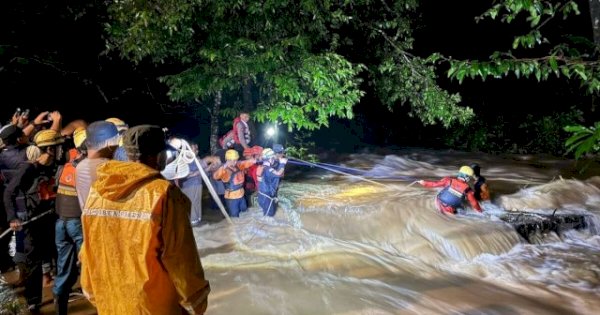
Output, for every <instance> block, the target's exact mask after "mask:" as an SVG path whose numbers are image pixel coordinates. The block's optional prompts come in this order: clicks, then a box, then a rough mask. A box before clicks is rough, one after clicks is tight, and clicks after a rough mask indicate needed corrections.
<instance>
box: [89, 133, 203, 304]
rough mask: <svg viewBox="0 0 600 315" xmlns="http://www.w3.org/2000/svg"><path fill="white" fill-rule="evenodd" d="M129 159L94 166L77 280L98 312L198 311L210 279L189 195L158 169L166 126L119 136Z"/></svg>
mask: <svg viewBox="0 0 600 315" xmlns="http://www.w3.org/2000/svg"><path fill="white" fill-rule="evenodd" d="M123 146H124V147H125V150H126V151H127V154H128V158H129V160H130V161H131V162H123V161H108V162H106V163H104V164H102V165H100V166H99V167H98V169H97V173H98V179H97V180H96V182H95V183H94V185H93V186H92V189H91V190H90V194H89V197H88V199H87V201H86V203H85V207H84V209H83V215H82V225H83V235H84V237H83V239H84V242H83V247H82V249H81V252H80V254H79V256H80V260H81V286H82V289H83V291H84V294H85V296H86V297H87V298H88V299H89V301H90V302H91V303H92V304H94V306H96V308H97V310H98V314H100V315H104V314H108V315H112V314H115V315H116V314H157V315H163V314H165V315H167V314H183V313H185V312H186V311H187V313H189V314H203V313H204V312H205V311H206V307H207V298H208V293H209V292H210V286H209V283H208V281H206V279H205V278H204V271H203V269H202V264H201V263H200V257H199V256H198V250H197V248H196V243H195V240H194V235H193V233H192V227H191V225H190V219H189V216H190V209H191V204H190V201H189V199H188V198H187V197H186V196H185V195H184V194H183V193H182V192H181V190H180V189H179V188H177V187H176V186H174V185H173V184H170V183H169V182H168V181H167V180H165V179H163V178H162V177H161V175H160V173H159V170H160V169H161V167H164V161H163V163H161V162H160V157H161V156H162V155H161V154H160V153H161V152H162V151H163V149H164V148H165V139H164V133H163V131H162V130H161V129H160V127H158V126H149V125H141V126H136V127H133V128H130V129H129V130H128V131H127V132H125V134H124V135H123Z"/></svg>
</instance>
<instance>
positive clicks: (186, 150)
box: [177, 139, 233, 225]
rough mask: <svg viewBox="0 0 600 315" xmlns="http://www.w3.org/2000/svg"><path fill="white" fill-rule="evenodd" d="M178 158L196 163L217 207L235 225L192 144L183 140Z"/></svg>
mask: <svg viewBox="0 0 600 315" xmlns="http://www.w3.org/2000/svg"><path fill="white" fill-rule="evenodd" d="M177 158H178V159H181V160H183V161H184V162H186V163H188V164H189V163H192V162H194V163H196V167H198V170H199V171H200V176H202V180H203V181H204V182H205V183H206V187H207V188H208V191H209V192H210V194H211V196H212V197H213V199H214V201H215V203H216V204H217V206H219V209H220V210H221V212H222V213H223V215H224V216H225V219H227V222H229V224H231V225H233V221H231V217H229V214H228V213H227V211H226V210H225V206H223V203H222V202H221V198H219V195H218V194H217V191H216V190H215V188H214V187H213V185H212V184H211V182H210V179H209V178H208V175H206V172H205V171H204V168H202V165H200V162H199V161H198V158H197V157H196V153H194V150H192V147H191V146H190V144H189V143H188V142H187V141H185V140H183V139H181V149H180V152H179V156H178V157H177Z"/></svg>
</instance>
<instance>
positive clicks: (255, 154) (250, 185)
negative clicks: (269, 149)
mask: <svg viewBox="0 0 600 315" xmlns="http://www.w3.org/2000/svg"><path fill="white" fill-rule="evenodd" d="M262 151H263V148H262V147H259V146H257V145H255V146H253V147H251V148H248V149H245V150H244V158H245V159H246V160H248V159H255V160H257V161H258V160H260V157H261V154H262ZM257 169H258V164H256V163H255V164H254V165H252V166H250V168H248V170H247V171H246V174H245V177H244V180H245V182H244V198H246V205H247V206H248V207H251V206H252V195H254V193H255V192H256V190H257V189H258V178H257V175H256V170H257Z"/></svg>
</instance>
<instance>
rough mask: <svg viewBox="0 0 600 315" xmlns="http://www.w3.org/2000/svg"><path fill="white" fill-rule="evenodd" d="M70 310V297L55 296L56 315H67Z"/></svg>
mask: <svg viewBox="0 0 600 315" xmlns="http://www.w3.org/2000/svg"><path fill="white" fill-rule="evenodd" d="M68 309H69V296H68V295H67V296H63V295H59V296H54V310H55V311H54V312H55V313H54V314H56V315H67V311H68Z"/></svg>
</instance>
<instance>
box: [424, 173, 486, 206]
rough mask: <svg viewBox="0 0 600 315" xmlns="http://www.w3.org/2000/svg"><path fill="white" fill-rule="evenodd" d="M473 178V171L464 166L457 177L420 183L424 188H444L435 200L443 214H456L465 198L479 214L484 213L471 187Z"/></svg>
mask: <svg viewBox="0 0 600 315" xmlns="http://www.w3.org/2000/svg"><path fill="white" fill-rule="evenodd" d="M472 177H473V169H472V168H471V167H469V166H462V167H461V168H460V169H459V171H458V175H457V176H456V177H444V178H443V179H441V180H439V181H435V182H432V181H425V180H420V181H418V183H419V184H420V185H422V186H424V187H444V188H443V189H442V190H441V191H440V192H439V193H438V195H437V197H436V198H435V204H436V206H437V208H438V210H440V211H441V212H442V213H448V214H455V213H456V208H458V207H461V205H462V203H463V201H464V200H465V198H466V199H467V200H469V203H470V204H471V206H472V207H473V209H475V210H476V211H477V212H480V213H481V212H482V211H481V207H480V206H479V203H478V202H477V199H475V194H474V193H473V190H472V189H471V187H469V180H470V179H471V178H472Z"/></svg>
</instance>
